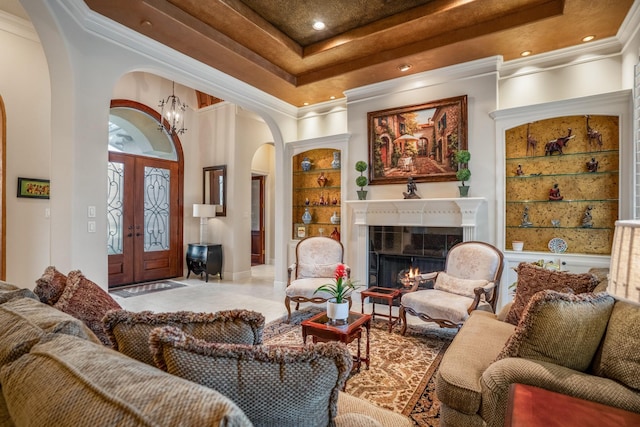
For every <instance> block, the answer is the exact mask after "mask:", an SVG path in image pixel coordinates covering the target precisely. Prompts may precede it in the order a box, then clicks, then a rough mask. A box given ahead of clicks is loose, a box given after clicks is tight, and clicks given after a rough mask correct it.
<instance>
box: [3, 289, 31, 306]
mask: <svg viewBox="0 0 640 427" xmlns="http://www.w3.org/2000/svg"><path fill="white" fill-rule="evenodd" d="M20 298H30V299H32V300H36V301H38V302H39V301H40V299H39V298H38V296H37V295H36V294H34V293H33V291H32V290H31V289H15V290H11V291H9V290H4V289H0V304H4V303H5V302H7V301H11V300H14V299H20Z"/></svg>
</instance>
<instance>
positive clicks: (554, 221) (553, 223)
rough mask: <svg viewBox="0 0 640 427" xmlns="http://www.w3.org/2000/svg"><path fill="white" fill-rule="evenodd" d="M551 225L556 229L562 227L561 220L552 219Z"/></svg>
mask: <svg viewBox="0 0 640 427" xmlns="http://www.w3.org/2000/svg"><path fill="white" fill-rule="evenodd" d="M551 225H552V226H554V227H555V228H558V227H560V220H559V219H552V220H551Z"/></svg>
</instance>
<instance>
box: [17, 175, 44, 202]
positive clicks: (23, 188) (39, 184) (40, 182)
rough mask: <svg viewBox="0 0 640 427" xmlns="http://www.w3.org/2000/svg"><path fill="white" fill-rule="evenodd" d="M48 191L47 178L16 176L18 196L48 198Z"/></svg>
mask: <svg viewBox="0 0 640 427" xmlns="http://www.w3.org/2000/svg"><path fill="white" fill-rule="evenodd" d="M49 191H50V183H49V180H48V179H36V178H18V197H27V198H31V199H48V198H49Z"/></svg>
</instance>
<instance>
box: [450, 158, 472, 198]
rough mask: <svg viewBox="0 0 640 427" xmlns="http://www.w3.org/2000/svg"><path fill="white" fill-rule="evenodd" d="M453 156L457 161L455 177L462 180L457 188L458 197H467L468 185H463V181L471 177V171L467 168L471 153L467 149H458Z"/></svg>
mask: <svg viewBox="0 0 640 427" xmlns="http://www.w3.org/2000/svg"><path fill="white" fill-rule="evenodd" d="M454 158H455V161H456V162H457V163H458V171H457V172H456V179H457V180H458V181H461V182H462V185H460V186H458V189H459V190H460V197H467V195H468V194H469V187H468V186H466V185H464V182H465V181H468V180H469V178H471V171H470V170H469V168H468V163H469V160H471V153H469V151H468V150H458V151H456V154H455V157H454Z"/></svg>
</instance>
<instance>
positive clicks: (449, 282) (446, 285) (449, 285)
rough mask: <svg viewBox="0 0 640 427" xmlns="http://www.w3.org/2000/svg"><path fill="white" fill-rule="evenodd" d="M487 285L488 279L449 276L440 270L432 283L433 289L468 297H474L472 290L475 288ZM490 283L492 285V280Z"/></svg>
mask: <svg viewBox="0 0 640 427" xmlns="http://www.w3.org/2000/svg"><path fill="white" fill-rule="evenodd" d="M488 285H489V281H488V280H482V279H478V280H472V279H459V278H457V277H453V276H449V275H448V274H447V273H445V272H443V271H441V272H440V273H438V277H436V283H435V285H433V289H438V290H441V291H445V292H449V293H451V294H456V295H462V296H465V297H469V298H475V296H476V294H474V293H473V290H474V289H475V288H484V287H487V286H488ZM491 285H493V282H492V283H491Z"/></svg>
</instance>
